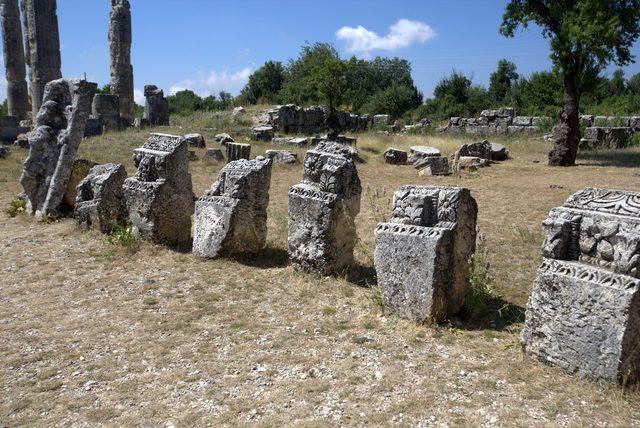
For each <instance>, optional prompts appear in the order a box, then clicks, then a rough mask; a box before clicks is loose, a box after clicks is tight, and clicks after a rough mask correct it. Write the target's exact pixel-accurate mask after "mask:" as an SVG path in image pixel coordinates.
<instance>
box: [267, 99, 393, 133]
mask: <svg viewBox="0 0 640 428" xmlns="http://www.w3.org/2000/svg"><path fill="white" fill-rule="evenodd" d="M336 114H337V117H338V123H339V125H340V131H342V132H345V131H350V132H360V131H367V130H369V129H370V128H371V127H372V126H373V124H374V117H372V116H369V115H357V114H353V113H349V112H347V111H344V110H337V111H336ZM267 115H268V124H269V125H271V126H272V127H274V128H275V129H277V130H278V131H279V132H283V133H286V134H302V135H313V134H320V133H323V132H327V126H326V119H327V109H326V108H324V107H321V106H312V107H307V108H303V107H298V106H296V105H294V104H286V105H281V106H277V107H275V108H274V109H272V110H269V111H268V112H267ZM383 116H385V118H386V123H385V125H387V124H388V122H389V118H388V115H383ZM378 121H379V122H380V123H382V122H383V118H382V117H380V118H378Z"/></svg>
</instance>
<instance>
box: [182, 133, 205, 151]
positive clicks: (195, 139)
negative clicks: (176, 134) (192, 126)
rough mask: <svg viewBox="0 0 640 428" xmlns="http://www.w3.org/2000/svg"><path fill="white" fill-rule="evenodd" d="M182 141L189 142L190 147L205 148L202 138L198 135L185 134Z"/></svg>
mask: <svg viewBox="0 0 640 428" xmlns="http://www.w3.org/2000/svg"><path fill="white" fill-rule="evenodd" d="M184 139H185V140H187V141H188V142H189V146H190V147H197V148H204V147H206V146H207V144H206V143H205V141H204V137H203V136H202V135H200V134H195V133H194V134H187V135H185V136H184Z"/></svg>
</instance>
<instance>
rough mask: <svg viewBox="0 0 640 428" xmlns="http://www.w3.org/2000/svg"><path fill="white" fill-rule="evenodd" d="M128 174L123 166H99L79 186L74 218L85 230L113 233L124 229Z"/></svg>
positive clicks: (92, 169) (110, 164)
mask: <svg viewBox="0 0 640 428" xmlns="http://www.w3.org/2000/svg"><path fill="white" fill-rule="evenodd" d="M126 178H127V171H126V170H125V168H124V165H122V164H113V163H107V164H103V165H96V166H94V167H93V168H91V170H90V171H89V174H88V175H87V176H86V177H85V178H84V180H82V181H81V182H80V184H78V188H77V192H76V194H77V196H76V204H75V205H76V206H75V210H74V217H75V219H76V222H77V223H78V224H79V225H80V226H81V227H83V228H85V229H95V230H99V231H100V232H102V233H111V232H113V231H114V230H115V229H116V228H117V227H121V226H124V224H125V223H126V219H127V207H126V203H125V200H124V192H123V190H122V186H123V184H124V181H125V179H126Z"/></svg>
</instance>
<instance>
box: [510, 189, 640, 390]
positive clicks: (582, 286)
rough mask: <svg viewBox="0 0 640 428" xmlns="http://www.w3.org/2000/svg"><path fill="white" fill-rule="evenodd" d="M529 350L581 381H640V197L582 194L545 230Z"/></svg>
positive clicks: (531, 305)
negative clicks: (581, 377)
mask: <svg viewBox="0 0 640 428" xmlns="http://www.w3.org/2000/svg"><path fill="white" fill-rule="evenodd" d="M542 225H543V228H544V231H545V240H544V243H543V244H542V255H543V261H542V264H541V266H540V268H539V269H538V274H537V277H536V279H535V281H534V283H533V291H532V294H531V297H530V298H529V302H528V303H527V310H526V320H525V327H524V330H523V332H522V348H523V351H524V352H525V353H526V354H528V355H531V356H534V357H535V358H537V359H539V360H540V361H543V362H545V363H548V364H552V365H556V366H559V367H562V368H563V369H565V370H566V371H567V372H569V373H574V374H577V375H579V376H583V377H590V378H601V379H605V380H611V381H616V380H618V381H620V382H634V381H637V380H638V377H639V375H640V365H639V364H638V361H639V352H640V351H639V350H640V193H638V192H629V191H622V190H610V189H593V188H587V189H583V190H581V191H579V192H577V193H574V194H573V195H571V196H570V197H569V199H567V201H566V202H565V203H564V205H563V206H561V207H557V208H554V209H552V210H551V212H550V213H549V217H548V218H547V219H546V220H545V221H544V222H543V223H542Z"/></svg>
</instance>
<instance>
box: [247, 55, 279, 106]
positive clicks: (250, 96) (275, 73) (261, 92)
mask: <svg viewBox="0 0 640 428" xmlns="http://www.w3.org/2000/svg"><path fill="white" fill-rule="evenodd" d="M283 82H284V67H283V66H282V63H281V62H278V61H267V62H265V63H264V65H263V66H262V67H260V68H259V69H257V70H256V71H254V72H253V74H251V76H249V82H248V83H247V85H246V86H245V87H244V88H243V89H242V92H241V95H242V96H243V97H244V98H245V100H246V101H247V102H248V103H250V104H256V103H257V102H258V101H260V100H262V99H264V100H266V101H268V102H270V103H273V102H275V100H276V97H277V95H278V92H279V91H280V89H281V88H282V83H283Z"/></svg>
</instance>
